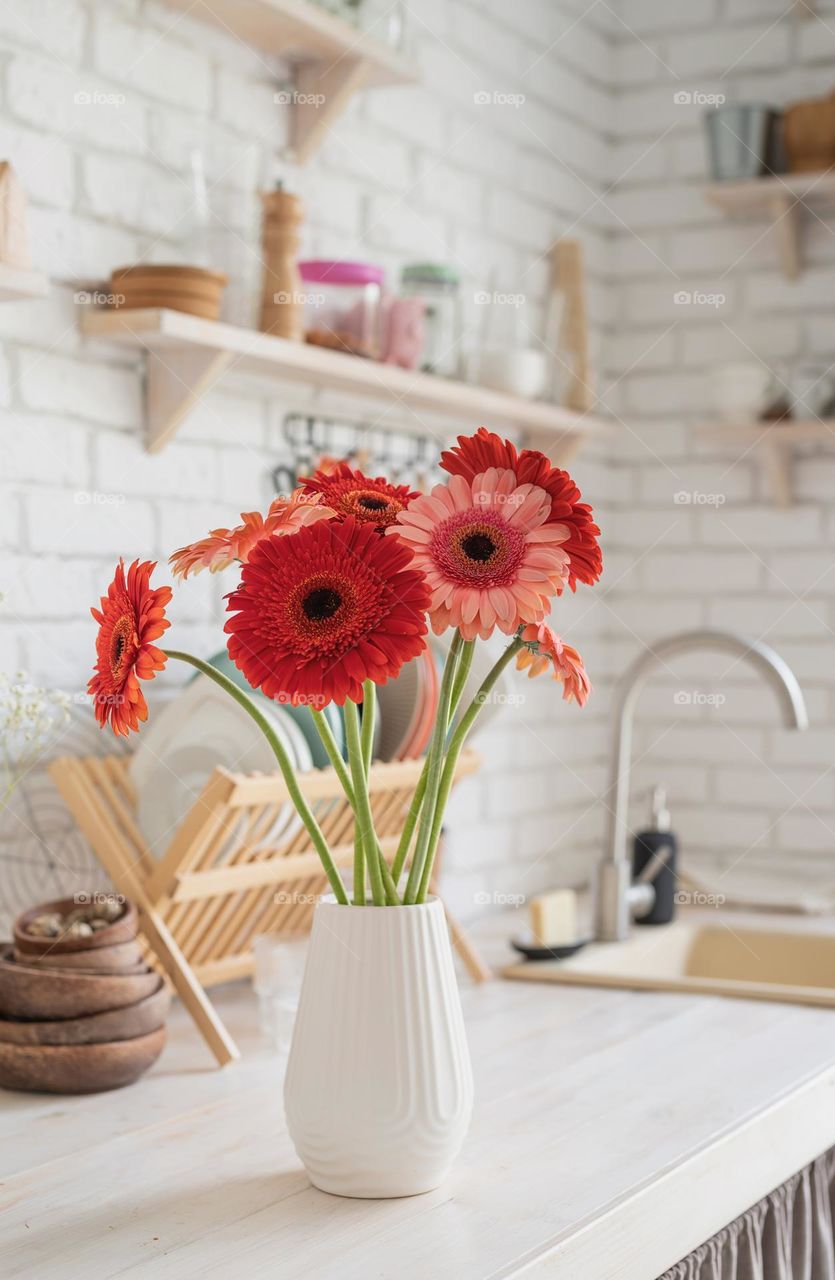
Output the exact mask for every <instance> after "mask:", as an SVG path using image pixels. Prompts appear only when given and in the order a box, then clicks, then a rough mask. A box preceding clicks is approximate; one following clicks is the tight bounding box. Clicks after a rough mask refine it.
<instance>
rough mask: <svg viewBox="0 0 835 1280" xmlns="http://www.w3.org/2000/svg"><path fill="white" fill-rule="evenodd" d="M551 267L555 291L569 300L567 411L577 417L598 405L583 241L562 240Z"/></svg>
mask: <svg viewBox="0 0 835 1280" xmlns="http://www.w3.org/2000/svg"><path fill="white" fill-rule="evenodd" d="M551 267H552V272H553V282H554V287H555V289H557V290H559V292H560V293H562V294H563V296H564V298H565V309H564V312H563V318H562V333H561V335H560V347H561V348H562V350H563V351H565V352H566V353H567V354H568V356H569V359H570V360H571V364H572V369H571V374H570V375H569V378H568V387H567V390H566V395H565V407H566V408H567V409H573V410H575V412H577V413H588V411H589V410H590V409H591V407H592V405H593V404H594V392H593V391H592V388H591V385H590V376H591V370H590V367H589V338H588V323H587V320H586V287H585V273H584V270H583V246H582V245H581V244H580V241H579V240H569V239H564V240H558V241H557V242H556V244H555V245H554V247H553V249H552V250H551Z"/></svg>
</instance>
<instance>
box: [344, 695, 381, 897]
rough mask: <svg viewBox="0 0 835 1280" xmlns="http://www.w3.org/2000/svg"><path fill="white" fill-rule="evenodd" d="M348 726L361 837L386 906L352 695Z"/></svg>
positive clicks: (375, 889)
mask: <svg viewBox="0 0 835 1280" xmlns="http://www.w3.org/2000/svg"><path fill="white" fill-rule="evenodd" d="M345 729H346V731H347V734H348V760H349V761H350V765H351V777H352V779H353V783H354V799H355V800H356V808H355V813H356V821H357V825H358V827H359V830H360V841H361V844H362V847H363V850H364V853H365V861H366V863H367V866H368V879H369V881H370V883H371V897H372V898H373V899H374V906H375V907H383V906H385V903H386V895H385V890H384V888H383V876H382V872H381V871H380V863H379V860H378V858H377V851H376V848H375V845H376V840H377V837H376V835H375V833H374V819H373V818H372V816H371V803H370V801H369V799H368V784H367V782H366V778H365V769H364V767H363V757H362V743H361V741H360V727H359V714H358V713H357V704H356V703H355V702H351V700H350V698H348V699H346V701H345Z"/></svg>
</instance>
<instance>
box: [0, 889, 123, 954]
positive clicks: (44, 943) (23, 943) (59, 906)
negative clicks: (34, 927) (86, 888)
mask: <svg viewBox="0 0 835 1280" xmlns="http://www.w3.org/2000/svg"><path fill="white" fill-rule="evenodd" d="M78 905H79V904H78V903H77V902H76V901H75V900H74V899H73V898H58V899H56V901H55V902H41V903H39V904H38V906H36V907H30V909H29V910H28V911H24V912H23V915H21V916H18V917H17V919H16V920H15V922H14V944H15V947H17V949H18V950H19V951H21V952H23V953H24V954H26V955H33V956H42V955H46V954H50V955H53V956H54V955H56V954H57V953H59V952H61V953H63V952H70V951H92V950H95V949H96V948H98V947H112V946H114V945H115V944H117V943H120V942H132V941H133V939H134V938H135V937H136V933H137V930H138V928H139V917H138V916H137V914H136V907H135V906H134V905H133V903H132V902H126V903H125V904H124V910H123V911H122V914H121V915H120V916H119V918H118V920H114V921H113V923H112V924H109V925H107V926H106V927H105V928H104V929H99V930H98V932H97V933H94V934H91V936H90V937H89V938H37V937H35V935H34V934H32V933H27V932H26V926H27V924H28V923H29V921H30V920H33V919H34V918H35V916H41V915H46V914H48V913H49V912H51V911H55V912H57V913H58V914H59V915H66V914H67V913H68V912H70V911H73V910H74V909H75V908H76V907H77V906H78Z"/></svg>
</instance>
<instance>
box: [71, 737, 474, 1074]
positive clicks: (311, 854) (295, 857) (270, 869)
mask: <svg viewBox="0 0 835 1280" xmlns="http://www.w3.org/2000/svg"><path fill="white" fill-rule="evenodd" d="M478 766H479V759H478V757H477V756H476V755H475V754H474V753H473V752H464V753H462V755H461V757H460V759H459V762H458V767H457V769H456V774H455V778H456V781H458V780H459V779H460V778H461V777H463V776H465V775H466V774H469V773H473V772H474V771H475V770H476V769H477V768H478ZM422 768H423V761H422V760H405V761H397V762H394V763H391V764H375V765H374V766H373V767H372V769H371V776H370V781H369V791H370V797H371V808H372V812H373V815H374V823H375V829H376V831H377V834H378V836H379V838H380V843H381V845H382V849H383V852H384V854H385V855H386V856H387V857H388V858H391V856H392V855H393V853H394V850H395V849H396V847H397V844H398V841H399V838H400V834H401V832H402V829H403V823H404V820H405V817H406V813H407V811H408V808H409V804H410V802H411V798H412V795H413V793H414V789H415V787H416V786H417V782H418V779H419V777H420V774H421V770H422ZM50 774H51V776H52V779H53V781H54V782H55V784H56V786H57V787H58V790H59V792H60V793H61V795H62V797H63V799H64V801H65V803H66V805H67V807H68V808H69V810H70V812H71V813H72V815H73V817H74V818H75V821H76V822H77V824H78V826H79V828H80V830H81V831H82V832H83V834H84V835H85V837H86V838H87V840H88V841H89V843H90V845H91V846H92V848H93V850H94V852H95V853H96V855H97V857H98V859H99V861H100V862H101V864H102V866H103V867H104V869H105V871H106V872H107V873H108V875H109V877H110V879H111V880H112V882H113V884H114V886H115V888H116V889H117V890H118V891H119V892H120V893H123V894H124V895H125V896H126V897H128V898H130V899H131V900H132V901H133V902H135V903H136V905H137V907H138V909H139V915H140V931H141V934H142V936H143V937H144V939H145V941H146V942H147V944H148V947H149V949H150V952H151V953H152V957H153V958H155V959H156V961H157V962H158V964H159V965H160V966H161V967H162V969H163V970H164V972H165V973H166V974H167V975H168V977H169V979H170V980H171V982H172V983H173V985H174V987H175V989H176V990H177V992H178V994H179V995H180V997H181V999H182V1001H183V1003H184V1004H185V1006H186V1008H187V1009H188V1010H189V1012H190V1014H191V1016H192V1017H193V1019H194V1021H195V1023H196V1024H197V1027H198V1029H199V1030H200V1032H201V1034H202V1035H203V1037H204V1038H205V1040H206V1043H207V1044H208V1045H209V1048H210V1049H211V1050H212V1052H213V1053H214V1055H215V1057H216V1059H217V1061H218V1063H219V1064H220V1065H221V1066H223V1065H224V1064H225V1063H227V1062H229V1061H231V1060H232V1059H234V1058H237V1057H238V1056H239V1054H238V1049H237V1047H236V1045H235V1043H234V1041H233V1040H232V1038H231V1036H230V1035H229V1032H228V1031H227V1029H226V1027H225V1026H224V1024H223V1022H222V1021H221V1019H220V1018H219V1017H218V1015H217V1012H216V1011H215V1009H214V1006H213V1005H212V1003H211V1001H210V1000H209V998H208V996H207V994H206V987H210V986H213V985H214V984H216V983H220V982H228V981H230V980H232V979H234V978H241V977H244V976H246V975H248V974H251V973H252V971H253V967H254V956H253V951H252V944H253V941H254V939H255V937H256V936H258V935H259V934H263V933H279V932H281V933H304V932H306V931H307V930H308V929H309V928H310V923H311V917H312V915H313V908H314V906H315V904H316V901H317V899H318V898H319V897H320V896H321V894H323V893H326V892H327V891H328V883H327V878H326V876H325V874H324V872H323V870H322V864H321V862H320V861H319V857H318V854H317V853H316V852H315V850H314V848H313V846H312V845H311V842H310V837H309V836H308V834H307V830H306V829H305V827H304V825H303V824H302V822H301V820H300V819H298V817H297V816H296V815H295V811H293V810H292V806H291V802H290V799H289V796H288V792H287V787H286V785H285V783H284V780H283V778H282V777H281V774H280V773H275V774H241V773H231V772H229V771H228V770H226V769H222V768H218V769H215V771H214V773H213V774H212V776H211V777H210V778H209V780H208V782H207V783H206V786H205V787H204V789H203V791H202V792H201V794H200V795H199V796H198V798H197V799H196V800H195V802H194V804H193V805H192V807H191V809H190V810H189V811H188V812H187V813H186V815H185V817H184V818H183V821H182V823H181V825H180V827H179V828H178V829H177V831H176V832H175V834H174V836H173V839H172V841H171V843H170V845H169V847H168V849H167V851H166V853H165V854H164V856H163V857H162V858H160V859H158V858H155V857H154V855H153V854H152V853H151V851H150V849H149V848H148V846H147V844H146V843H145V840H144V839H143V836H142V833H141V832H140V830H139V827H138V826H137V822H136V816H135V814H136V799H135V796H134V792H133V787H132V785H131V781H130V778H129V775H128V758H127V757H125V756H104V757H99V756H87V757H81V758H78V757H70V756H63V757H61V758H60V759H58V760H55V761H54V762H53V763H52V765H51V766H50ZM298 783H299V786H300V787H301V790H302V791H303V793H304V795H305V797H306V799H307V801H308V803H309V804H310V806H311V808H312V809H313V812H314V813H315V815H316V819H317V821H318V823H319V825H320V827H321V829H322V831H323V833H324V835H325V838H326V839H327V841H328V843H329V845H330V848H331V851H332V853H333V856H334V859H335V861H336V864H337V866H340V867H349V866H350V865H351V864H352V862H353V856H354V842H353V831H354V819H353V812H352V810H351V807H350V805H349V804H348V802H347V800H346V799H345V796H344V793H343V791H342V787H341V785H340V782H339V779H338V778H337V776H336V773H335V772H334V770H333V769H332V768H327V769H321V770H313V771H311V772H310V773H304V774H300V775H299V777H298ZM447 919H448V921H449V924H450V931H451V934H452V939H453V942H454V944H455V946H456V948H457V949H458V951H459V953H460V954H461V956H462V958H463V959H464V962H465V963H466V965H467V968H468V970H469V972H470V973H471V975H472V976H473V977H474V978H475V979H476V980H477V981H481V980H483V979H484V978H485V977H488V976H490V975H489V970H487V969H486V968H485V966H484V964H483V963H482V961H481V960H480V958H479V956H478V954H477V953H476V951H475V950H474V948H473V947H472V945H471V943H470V942H469V940H468V939H467V937H466V935H465V934H464V932H463V930H462V929H461V927H460V925H458V924H457V922H456V921H454V920H453V919H452V918H451V917H450V916H449V913H447Z"/></svg>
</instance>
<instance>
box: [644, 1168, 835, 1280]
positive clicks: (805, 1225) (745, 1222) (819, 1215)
mask: <svg viewBox="0 0 835 1280" xmlns="http://www.w3.org/2000/svg"><path fill="white" fill-rule="evenodd" d="M833 1220H835V1148H832V1149H831V1150H830V1151H827V1152H826V1154H825V1155H822V1156H821V1157H820V1158H819V1159H818V1160H816V1161H815V1162H814V1164H810V1165H808V1166H807V1167H806V1168H805V1169H802V1170H801V1171H800V1173H796V1174H795V1175H794V1177H793V1178H789V1180H788V1182H784V1183H783V1185H782V1187H778V1188H777V1190H776V1191H772V1192H771V1194H770V1195H767V1196H766V1197H765V1199H764V1200H761V1201H760V1202H759V1204H755V1205H754V1207H753V1209H748V1210H746V1212H745V1213H743V1214H742V1215H741V1217H739V1218H737V1219H736V1221H735V1222H732V1223H731V1224H730V1225H729V1226H727V1227H724V1228H723V1229H722V1230H721V1231H720V1232H718V1234H717V1235H715V1236H713V1238H712V1239H711V1240H708V1241H707V1243H706V1244H703V1245H700V1246H699V1248H698V1249H696V1250H695V1252H693V1253H691V1254H690V1255H689V1256H688V1257H686V1258H683V1259H682V1261H681V1262H677V1263H676V1265H675V1266H674V1267H671V1268H670V1270H669V1271H665V1272H664V1275H663V1276H661V1277H660V1278H659V1280H835V1236H834V1235H833V1231H834V1230H835V1228H833Z"/></svg>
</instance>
